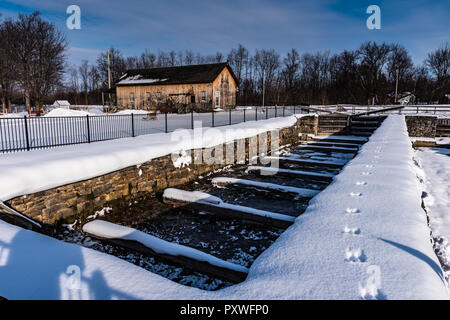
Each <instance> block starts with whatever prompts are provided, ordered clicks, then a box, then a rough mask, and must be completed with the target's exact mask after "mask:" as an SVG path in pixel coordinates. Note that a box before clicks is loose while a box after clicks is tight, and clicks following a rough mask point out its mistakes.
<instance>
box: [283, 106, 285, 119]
mask: <svg viewBox="0 0 450 320" xmlns="http://www.w3.org/2000/svg"><path fill="white" fill-rule="evenodd" d="M285 114H286V107H283V117H284V116H285Z"/></svg>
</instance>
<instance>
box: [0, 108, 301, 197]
mask: <svg viewBox="0 0 450 320" xmlns="http://www.w3.org/2000/svg"><path fill="white" fill-rule="evenodd" d="M301 116H302V115H297V116H290V117H285V118H274V119H269V120H263V121H257V122H256V121H249V122H246V123H240V124H236V125H232V126H226V127H220V128H206V127H205V128H198V129H195V130H179V131H175V132H173V133H159V134H152V135H145V136H139V137H135V138H124V139H118V140H111V141H103V142H96V143H93V144H83V145H75V146H66V147H60V148H55V149H46V150H34V151H32V152H17V153H11V154H4V155H2V156H1V157H0V181H7V182H8V183H2V184H0V200H1V201H6V200H8V199H11V198H14V197H17V196H20V195H26V194H30V193H35V192H39V191H43V190H47V189H51V188H55V187H58V186H61V185H65V184H69V183H73V182H77V181H82V180H87V179H90V178H94V177H98V176H101V175H104V174H107V173H110V172H114V171H116V170H120V169H123V168H126V167H129V166H135V165H140V164H142V163H144V162H147V161H150V160H152V159H155V158H158V157H162V156H165V155H168V154H171V153H179V152H180V151H181V150H190V149H195V148H210V147H213V146H216V145H219V144H222V143H226V142H229V141H233V140H236V139H243V138H248V137H251V136H254V135H256V134H259V133H262V132H266V131H270V130H275V129H281V128H285V127H290V126H293V125H294V124H295V123H296V121H297V117H301Z"/></svg>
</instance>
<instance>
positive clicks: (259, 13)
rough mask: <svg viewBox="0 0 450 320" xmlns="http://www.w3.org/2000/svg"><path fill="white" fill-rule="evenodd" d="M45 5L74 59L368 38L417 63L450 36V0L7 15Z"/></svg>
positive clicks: (309, 46) (93, 8)
mask: <svg viewBox="0 0 450 320" xmlns="http://www.w3.org/2000/svg"><path fill="white" fill-rule="evenodd" d="M71 4H76V5H78V6H80V8H81V23H82V28H81V30H68V29H67V28H66V19H67V17H68V15H67V14H66V9H67V7H68V6H69V5H71ZM372 4H375V5H378V6H380V8H381V27H382V28H381V30H368V29H367V28H366V20H367V18H368V16H369V15H368V14H366V9H367V7H368V6H369V5H372ZM35 10H39V11H40V12H41V13H42V16H43V17H44V18H45V19H47V20H49V21H52V22H54V23H55V24H56V25H57V26H58V27H59V28H60V29H62V30H64V32H65V34H66V36H67V39H68V40H69V47H70V48H69V51H68V54H69V63H71V64H79V63H80V61H81V60H82V59H87V60H89V61H90V62H93V61H95V60H96V58H97V56H98V54H99V53H100V52H101V51H102V50H106V48H108V47H110V46H114V47H117V48H119V49H120V50H121V51H122V52H123V53H124V54H126V55H138V54H140V53H141V52H143V51H144V49H146V48H147V49H149V50H151V51H153V52H157V51H158V49H159V50H164V51H170V50H175V51H178V50H186V49H190V50H193V51H194V52H200V53H202V54H214V53H215V52H217V51H221V52H223V53H225V54H227V53H228V52H229V51H230V50H231V48H234V47H236V46H237V45H238V44H239V43H242V44H243V45H244V46H246V47H247V48H248V49H249V50H250V51H251V52H253V51H254V50H255V49H257V48H273V49H275V50H277V51H278V52H280V53H281V54H284V53H286V52H287V51H288V50H290V49H291V48H296V49H297V50H298V51H299V52H300V53H304V52H316V51H323V50H330V51H331V52H339V51H342V50H343V49H356V48H358V47H359V45H360V44H361V43H362V42H364V41H368V40H375V41H380V42H381V41H387V42H390V43H392V42H393V43H399V44H401V45H403V46H405V47H406V48H407V49H408V50H409V51H410V53H411V55H412V57H413V60H414V62H415V63H421V62H422V61H423V60H424V59H425V57H426V54H427V53H428V52H429V51H431V50H434V49H436V48H438V47H439V46H441V45H442V44H443V43H444V42H446V41H449V42H450V19H449V13H450V1H449V0H434V1H423V0H410V1H392V0H391V1H366V0H347V1H344V0H341V1H337V0H334V1H333V0H308V1H305V0H303V1H301V0H241V1H237V0H227V1H223V0H222V1H216V0H189V1H186V0H165V1H163V0H159V1H155V0H147V1H145V0H140V1H138V0H127V1H115V0H81V1H74V0H71V1H66V0H0V12H1V13H2V14H3V16H4V17H5V16H6V17H14V16H17V14H18V13H20V12H25V13H29V12H32V11H35Z"/></svg>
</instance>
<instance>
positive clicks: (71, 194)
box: [7, 120, 300, 224]
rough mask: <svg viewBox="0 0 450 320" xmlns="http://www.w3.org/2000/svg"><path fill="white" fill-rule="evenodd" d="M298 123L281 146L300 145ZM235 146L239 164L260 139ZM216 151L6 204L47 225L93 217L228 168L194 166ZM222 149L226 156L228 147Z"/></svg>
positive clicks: (148, 165)
mask: <svg viewBox="0 0 450 320" xmlns="http://www.w3.org/2000/svg"><path fill="white" fill-rule="evenodd" d="M299 121H300V120H299ZM299 123H300V122H298V123H297V124H296V125H294V126H292V127H290V128H284V129H282V130H280V132H279V137H280V146H282V145H288V144H295V143H297V141H298V140H299V138H298V136H299V132H300V131H299V125H298V124H299ZM270 137H271V135H270V133H268V141H269V144H268V149H270ZM232 143H234V150H235V154H234V156H231V158H233V159H231V160H236V157H237V152H236V151H237V148H238V144H240V145H241V146H242V145H243V143H245V157H246V159H247V160H248V158H249V153H250V150H251V148H250V147H249V146H250V145H252V148H253V150H255V149H256V147H257V144H258V137H257V136H255V137H251V138H248V139H243V140H241V141H235V142H232ZM228 145H230V144H228ZM216 147H217V146H216ZM216 147H213V148H209V149H198V150H190V151H187V154H190V155H191V156H192V158H193V159H194V163H193V164H191V165H189V166H186V167H184V168H175V167H174V165H173V163H172V159H171V155H167V156H164V157H160V158H157V159H153V160H151V161H148V162H145V163H143V164H142V165H140V166H132V167H127V168H124V169H122V170H119V171H116V172H112V173H109V174H106V175H103V176H99V177H96V178H92V179H89V180H85V181H80V182H76V183H72V184H68V185H64V186H60V187H57V188H54V189H50V190H46V191H42V192H38V193H34V194H29V195H24V196H20V197H16V198H14V199H11V200H10V201H8V202H7V203H8V204H9V205H10V206H11V207H12V208H14V209H16V210H17V211H19V212H21V213H23V214H25V215H26V216H28V217H30V218H32V219H35V220H37V221H40V222H43V223H47V224H52V223H55V222H56V221H58V220H60V219H63V218H68V217H70V216H74V215H84V214H92V213H93V212H95V211H96V210H99V209H101V208H103V207H104V206H105V204H107V203H108V202H109V201H113V200H117V199H120V198H124V199H131V198H132V197H134V196H139V195H143V194H145V195H146V196H154V195H155V194H156V193H157V192H162V191H163V190H164V189H165V188H168V187H176V186H180V185H183V184H185V183H188V182H190V181H193V180H196V179H197V178H198V177H199V176H201V175H205V174H207V173H209V172H212V171H214V170H217V169H220V168H223V167H225V166H226V165H227V163H228V164H229V163H230V157H229V158H228V159H227V157H226V156H225V154H224V156H223V162H222V163H221V164H212V165H208V164H207V163H204V162H203V163H202V164H195V163H196V161H195V159H196V158H198V157H199V156H200V155H201V154H203V155H206V154H214V152H213V151H214V149H215V148H216ZM222 147H223V150H224V153H225V151H226V145H223V146H222ZM227 156H229V155H227ZM227 160H228V162H227ZM237 160H242V159H237ZM232 162H234V161H232Z"/></svg>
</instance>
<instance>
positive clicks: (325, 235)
mask: <svg viewBox="0 0 450 320" xmlns="http://www.w3.org/2000/svg"><path fill="white" fill-rule="evenodd" d="M412 157H413V150H412V147H411V143H410V141H409V138H408V134H407V131H406V125H405V121H404V117H403V116H397V115H391V116H389V117H388V119H387V120H385V121H384V123H383V125H382V126H381V127H380V128H379V129H378V130H377V131H376V132H375V134H374V135H373V136H372V137H371V138H370V141H369V142H368V143H367V144H365V145H364V146H363V148H362V149H361V151H360V154H359V155H358V156H357V157H356V158H355V159H353V160H352V161H351V162H350V163H349V164H348V165H347V166H346V167H345V168H344V170H343V171H342V172H341V173H340V174H339V175H338V176H337V177H336V179H335V180H334V182H333V183H332V184H331V185H330V186H329V187H328V188H327V189H325V190H324V191H323V192H321V193H320V194H319V195H318V196H316V197H315V198H314V199H313V200H312V202H311V205H310V206H309V208H308V209H307V211H306V212H305V213H304V214H303V215H301V216H300V217H298V218H297V219H296V221H295V223H294V225H293V226H291V227H290V228H289V229H287V230H286V231H285V232H284V233H283V234H282V235H281V237H280V238H279V239H278V240H277V241H276V242H275V243H274V244H273V245H272V246H271V247H270V248H269V249H268V250H267V251H265V252H264V253H263V254H262V255H261V256H260V257H259V258H258V259H257V260H256V261H255V262H254V264H253V265H252V267H251V268H250V272H249V276H248V278H247V280H246V281H245V282H243V283H241V284H239V285H235V286H232V287H228V288H226V289H223V290H219V291H216V292H206V291H202V290H199V289H195V288H189V287H185V286H182V285H179V284H177V283H174V282H172V281H170V280H167V279H165V278H163V277H161V276H158V275H156V274H152V273H150V272H147V271H145V270H144V269H141V268H138V267H136V266H134V265H132V264H130V263H127V262H125V261H122V260H119V259H117V258H115V257H112V256H109V255H106V254H103V253H100V252H96V251H93V250H90V249H86V248H82V247H80V246H76V245H72V244H67V243H63V242H60V241H57V240H55V239H50V238H47V237H44V236H42V235H39V234H36V233H33V232H30V231H25V230H22V229H19V228H17V227H14V226H11V225H8V224H6V223H4V222H1V221H0V249H2V251H1V252H8V253H9V254H7V255H6V258H5V259H0V270H1V272H0V283H2V286H0V296H4V297H6V298H9V299H18V298H42V299H58V298H83V299H89V298H91V299H93V298H97V299H98V298H100V299H110V298H119V299H120V298H122V299H127V298H128V299H129V298H136V299H139V298H140V299H361V298H363V297H365V298H387V299H447V298H448V297H449V296H448V291H447V288H446V286H445V284H444V282H443V280H442V272H441V270H440V267H439V262H438V261H437V258H436V256H435V254H434V252H433V249H432V247H431V243H430V238H429V237H430V232H429V229H428V227H427V221H426V217H425V214H424V212H423V210H422V208H421V198H420V196H421V194H420V189H419V185H418V180H417V178H416V175H415V170H414V168H413V161H412ZM69 265H78V266H79V267H80V268H81V276H82V277H81V281H82V283H81V290H73V289H70V288H67V286H66V283H67V274H66V273H65V272H66V268H67V267H68V266H69ZM30 266H32V268H30ZM24 275H27V276H26V277H24ZM99 280H101V281H99Z"/></svg>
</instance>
